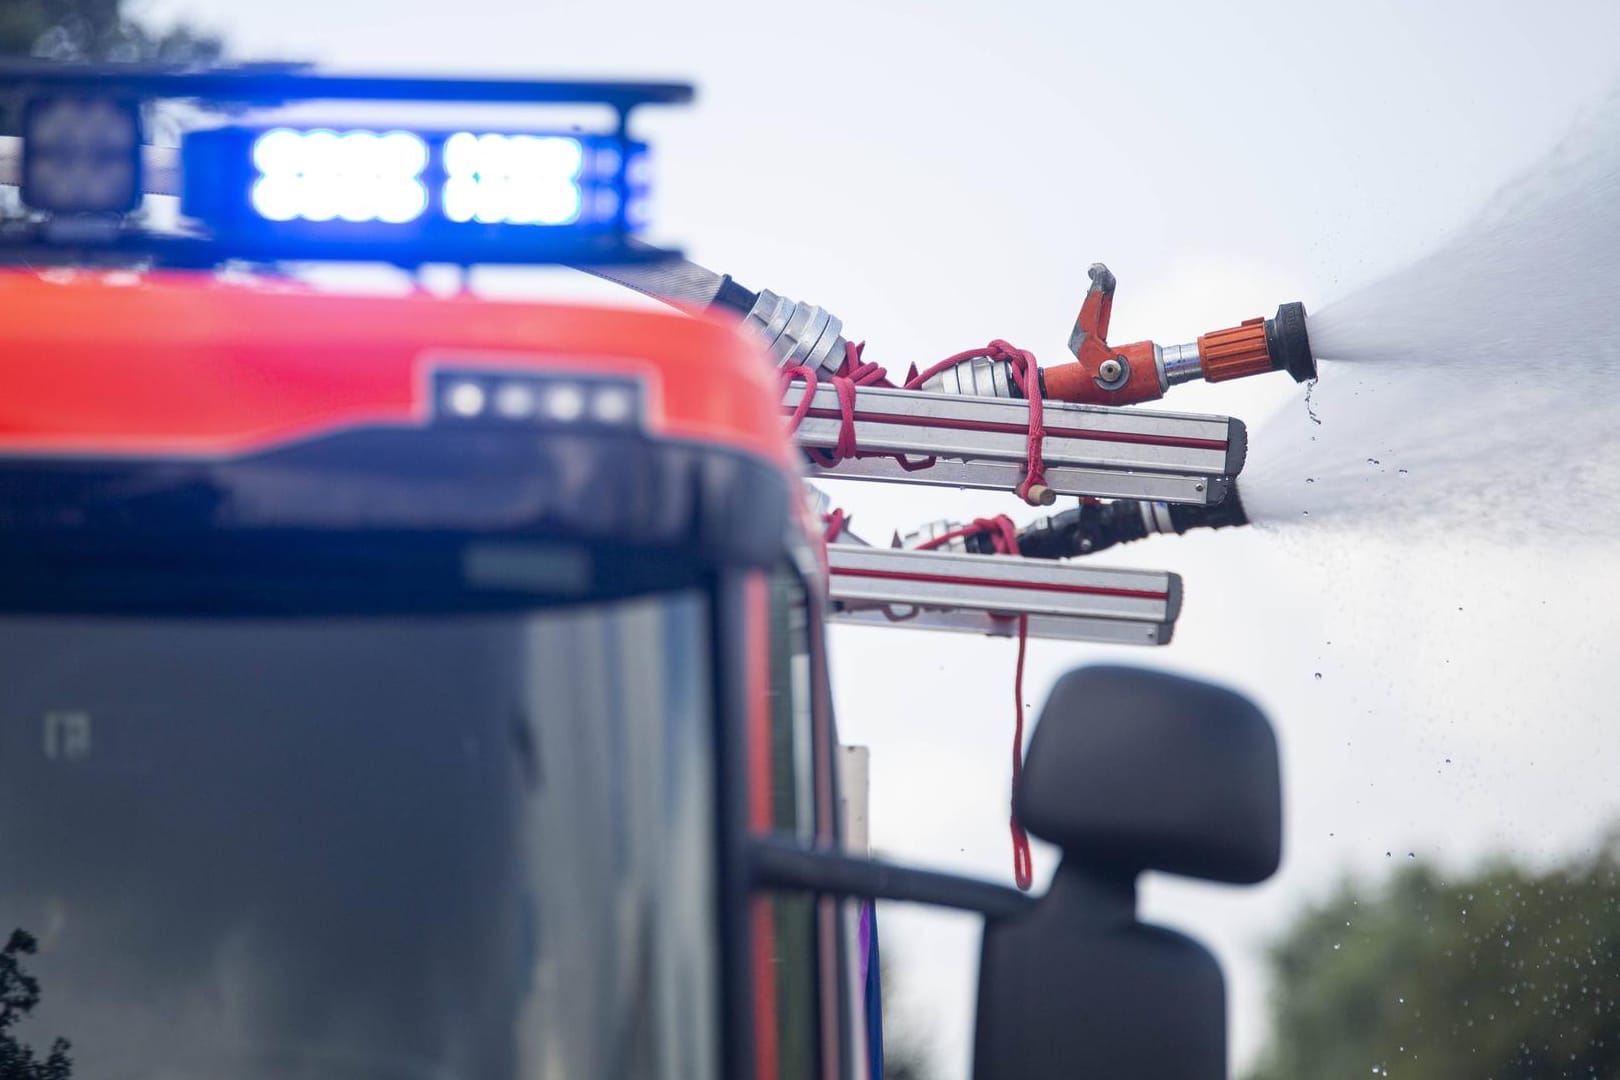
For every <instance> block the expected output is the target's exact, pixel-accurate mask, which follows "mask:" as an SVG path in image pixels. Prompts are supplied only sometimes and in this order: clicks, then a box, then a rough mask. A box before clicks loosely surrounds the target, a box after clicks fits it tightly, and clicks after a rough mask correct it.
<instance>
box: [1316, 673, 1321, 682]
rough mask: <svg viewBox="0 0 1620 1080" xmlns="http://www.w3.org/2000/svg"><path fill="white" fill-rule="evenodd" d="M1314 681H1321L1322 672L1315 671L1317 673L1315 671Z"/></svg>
mask: <svg viewBox="0 0 1620 1080" xmlns="http://www.w3.org/2000/svg"><path fill="white" fill-rule="evenodd" d="M1316 681H1317V682H1321V681H1322V673H1321V672H1320V671H1318V672H1317V673H1316Z"/></svg>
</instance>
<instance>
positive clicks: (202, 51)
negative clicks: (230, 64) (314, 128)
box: [0, 0, 224, 64]
mask: <svg viewBox="0 0 1620 1080" xmlns="http://www.w3.org/2000/svg"><path fill="white" fill-rule="evenodd" d="M223 52H224V43H223V42H222V41H221V40H220V38H219V37H218V36H217V35H215V34H210V33H207V32H205V31H201V30H198V29H196V28H195V27H190V26H186V25H184V24H181V25H178V26H172V27H170V28H169V29H167V30H164V31H161V32H159V31H154V30H152V29H150V28H148V27H146V26H145V25H143V24H142V23H141V22H140V21H139V20H137V19H134V18H131V17H130V16H129V14H128V13H127V10H126V5H125V4H124V2H123V0H4V2H0V57H3V56H37V57H42V58H45V59H50V60H76V61H105V62H113V63H165V64H210V63H213V62H214V61H216V60H218V59H219V58H220V56H221V54H222V53H223Z"/></svg>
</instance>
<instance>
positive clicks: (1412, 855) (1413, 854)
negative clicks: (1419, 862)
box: [1406, 851, 1417, 859]
mask: <svg viewBox="0 0 1620 1080" xmlns="http://www.w3.org/2000/svg"><path fill="white" fill-rule="evenodd" d="M1406 857H1407V858H1408V859H1415V858H1417V852H1415V851H1408V852H1407V853H1406Z"/></svg>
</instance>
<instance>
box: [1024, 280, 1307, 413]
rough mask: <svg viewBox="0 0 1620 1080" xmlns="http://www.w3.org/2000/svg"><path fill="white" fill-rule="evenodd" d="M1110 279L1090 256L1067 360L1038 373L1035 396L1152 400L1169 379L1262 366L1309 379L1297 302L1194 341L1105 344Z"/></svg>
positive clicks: (1100, 401)
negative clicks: (1271, 314) (1070, 356)
mask: <svg viewBox="0 0 1620 1080" xmlns="http://www.w3.org/2000/svg"><path fill="white" fill-rule="evenodd" d="M1114 285H1115V280H1114V275H1113V274H1112V273H1111V272H1110V271H1109V269H1108V267H1106V266H1104V265H1103V264H1102V263H1094V264H1093V265H1092V267H1091V288H1090V289H1089V290H1088V291H1087V292H1086V299H1085V301H1084V302H1083V303H1082V304H1081V305H1080V316H1079V318H1077V319H1076V320H1075V322H1074V333H1073V334H1071V335H1070V336H1069V351H1070V352H1072V353H1074V355H1075V362H1074V363H1072V364H1059V365H1057V366H1054V367H1049V368H1046V369H1044V370H1043V371H1042V372H1041V385H1042V393H1043V396H1045V397H1048V398H1052V399H1054V400H1057V401H1074V402H1080V403H1082V404H1087V405H1132V404H1135V403H1136V402H1139V401H1154V400H1157V399H1158V398H1161V397H1163V396H1164V392H1165V391H1166V390H1168V389H1170V387H1172V386H1174V385H1175V384H1176V383H1181V382H1189V381H1191V380H1193V379H1208V380H1209V381H1210V382H1221V381H1223V380H1226V379H1239V378H1242V377H1244V376H1245V375H1259V374H1261V373H1262V372H1266V371H1286V372H1288V373H1289V374H1290V375H1292V376H1293V377H1294V381H1295V382H1305V381H1306V380H1308V379H1314V378H1316V360H1315V358H1314V357H1312V355H1311V342H1310V337H1309V336H1308V335H1307V334H1306V332H1305V306H1304V305H1303V304H1298V303H1293V304H1284V305H1282V306H1281V307H1279V308H1278V309H1277V315H1276V317H1275V318H1272V319H1265V318H1255V319H1248V320H1246V321H1245V322H1243V323H1241V324H1240V325H1238V326H1233V327H1228V328H1226V329H1224V330H1211V331H1210V332H1209V333H1207V334H1203V335H1201V336H1200V337H1199V338H1198V341H1197V343H1195V344H1189V345H1170V346H1164V347H1161V346H1158V345H1155V344H1154V343H1153V342H1151V341H1137V342H1133V343H1132V344H1130V345H1120V346H1113V345H1110V344H1108V317H1109V315H1110V314H1111V313H1112V311H1113V307H1114Z"/></svg>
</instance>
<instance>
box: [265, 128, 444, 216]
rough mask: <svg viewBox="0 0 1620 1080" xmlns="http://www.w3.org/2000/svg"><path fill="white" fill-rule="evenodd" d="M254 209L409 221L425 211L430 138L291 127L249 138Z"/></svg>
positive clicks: (400, 133)
mask: <svg viewBox="0 0 1620 1080" xmlns="http://www.w3.org/2000/svg"><path fill="white" fill-rule="evenodd" d="M252 153H253V167H254V168H255V169H257V170H258V175H257V176H256V177H255V178H254V180H253V186H252V189H251V191H250V195H249V197H250V200H251V202H252V205H253V209H254V210H255V211H256V212H257V213H258V214H259V215H260V216H262V217H264V218H266V219H268V220H270V221H291V220H293V219H294V218H301V219H303V220H305V221H331V220H333V219H334V218H338V219H341V220H343V221H356V222H358V221H380V222H385V223H387V224H391V225H398V224H403V223H405V222H408V221H414V220H415V219H416V218H418V217H420V216H421V215H422V212H423V211H424V210H426V209H427V204H428V194H427V187H426V186H425V185H424V184H423V183H422V170H424V169H425V168H427V162H428V150H427V143H426V142H424V141H423V140H422V138H421V137H420V136H417V135H413V134H411V133H410V132H408V131H389V132H384V133H382V134H378V133H377V132H374V131H346V132H343V133H341V134H339V133H338V132H335V131H328V130H325V129H320V130H315V131H294V130H293V129H291V128H273V129H271V130H269V131H266V132H264V133H263V134H262V135H260V136H258V138H256V139H255V140H254V141H253V151H252Z"/></svg>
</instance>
